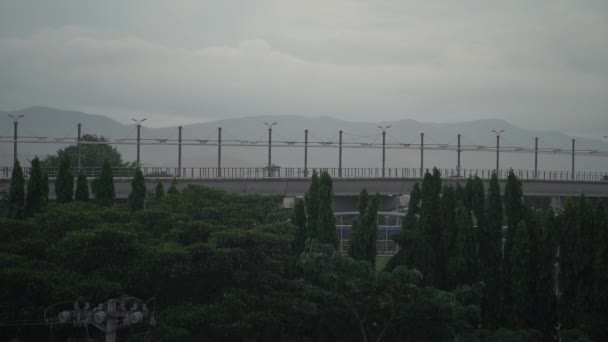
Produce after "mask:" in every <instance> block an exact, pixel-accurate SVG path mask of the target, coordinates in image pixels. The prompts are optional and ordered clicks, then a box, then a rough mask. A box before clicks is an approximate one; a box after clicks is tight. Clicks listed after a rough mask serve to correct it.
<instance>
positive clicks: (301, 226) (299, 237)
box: [291, 198, 310, 255]
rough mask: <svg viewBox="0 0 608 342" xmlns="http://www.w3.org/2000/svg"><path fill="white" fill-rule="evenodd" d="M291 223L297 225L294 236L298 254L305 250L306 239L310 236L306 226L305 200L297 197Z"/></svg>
mask: <svg viewBox="0 0 608 342" xmlns="http://www.w3.org/2000/svg"><path fill="white" fill-rule="evenodd" d="M291 223H293V224H294V226H295V227H296V231H295V234H294V235H295V236H294V242H293V244H294V249H295V251H296V254H297V255H300V253H302V251H304V245H305V244H306V240H308V238H309V237H310V235H309V233H308V230H307V227H306V208H305V204H304V200H303V199H301V198H296V202H295V204H294V206H293V212H292V216H291Z"/></svg>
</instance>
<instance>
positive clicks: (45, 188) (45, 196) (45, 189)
mask: <svg viewBox="0 0 608 342" xmlns="http://www.w3.org/2000/svg"><path fill="white" fill-rule="evenodd" d="M41 190H42V200H43V201H44V203H43V204H42V206H45V205H47V204H48V202H49V191H50V190H49V174H48V173H46V172H44V174H43V175H42V189H41Z"/></svg>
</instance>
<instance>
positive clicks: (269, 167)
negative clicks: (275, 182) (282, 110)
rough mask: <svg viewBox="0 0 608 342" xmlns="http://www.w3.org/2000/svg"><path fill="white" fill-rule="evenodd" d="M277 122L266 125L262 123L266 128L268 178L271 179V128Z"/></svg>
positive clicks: (266, 123)
mask: <svg viewBox="0 0 608 342" xmlns="http://www.w3.org/2000/svg"><path fill="white" fill-rule="evenodd" d="M276 124H277V122H273V123H270V124H269V123H268V122H264V125H266V126H267V127H268V176H269V177H272V126H274V125H276Z"/></svg>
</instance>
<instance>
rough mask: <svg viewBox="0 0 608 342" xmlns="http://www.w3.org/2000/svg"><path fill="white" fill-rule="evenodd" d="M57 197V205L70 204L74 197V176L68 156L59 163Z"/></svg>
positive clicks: (56, 184) (56, 182)
mask: <svg viewBox="0 0 608 342" xmlns="http://www.w3.org/2000/svg"><path fill="white" fill-rule="evenodd" d="M55 196H56V198H57V203H68V202H71V201H72V197H73V196H74V175H73V174H72V163H71V162H70V157H69V155H68V154H65V153H64V154H63V156H62V157H61V161H60V163H59V173H58V174H57V179H56V180H55Z"/></svg>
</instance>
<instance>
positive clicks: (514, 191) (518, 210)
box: [502, 171, 525, 314]
mask: <svg viewBox="0 0 608 342" xmlns="http://www.w3.org/2000/svg"><path fill="white" fill-rule="evenodd" d="M504 204H505V213H506V216H507V217H506V220H507V234H506V241H505V248H504V257H503V268H502V273H503V279H505V281H504V282H503V285H504V286H503V311H504V312H505V313H506V314H508V313H509V312H512V308H511V307H510V306H511V305H512V303H513V300H514V299H513V297H512V292H511V284H512V282H510V281H509V279H511V278H512V276H511V261H512V260H513V259H512V257H511V256H510V254H511V250H512V249H513V234H514V232H515V230H516V229H517V226H518V225H519V223H520V222H521V221H522V220H523V218H524V212H525V207H524V196H523V191H522V186H521V181H520V180H519V179H517V177H516V176H515V173H514V172H513V171H510V172H509V176H508V177H507V184H506V185H505V195H504Z"/></svg>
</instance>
